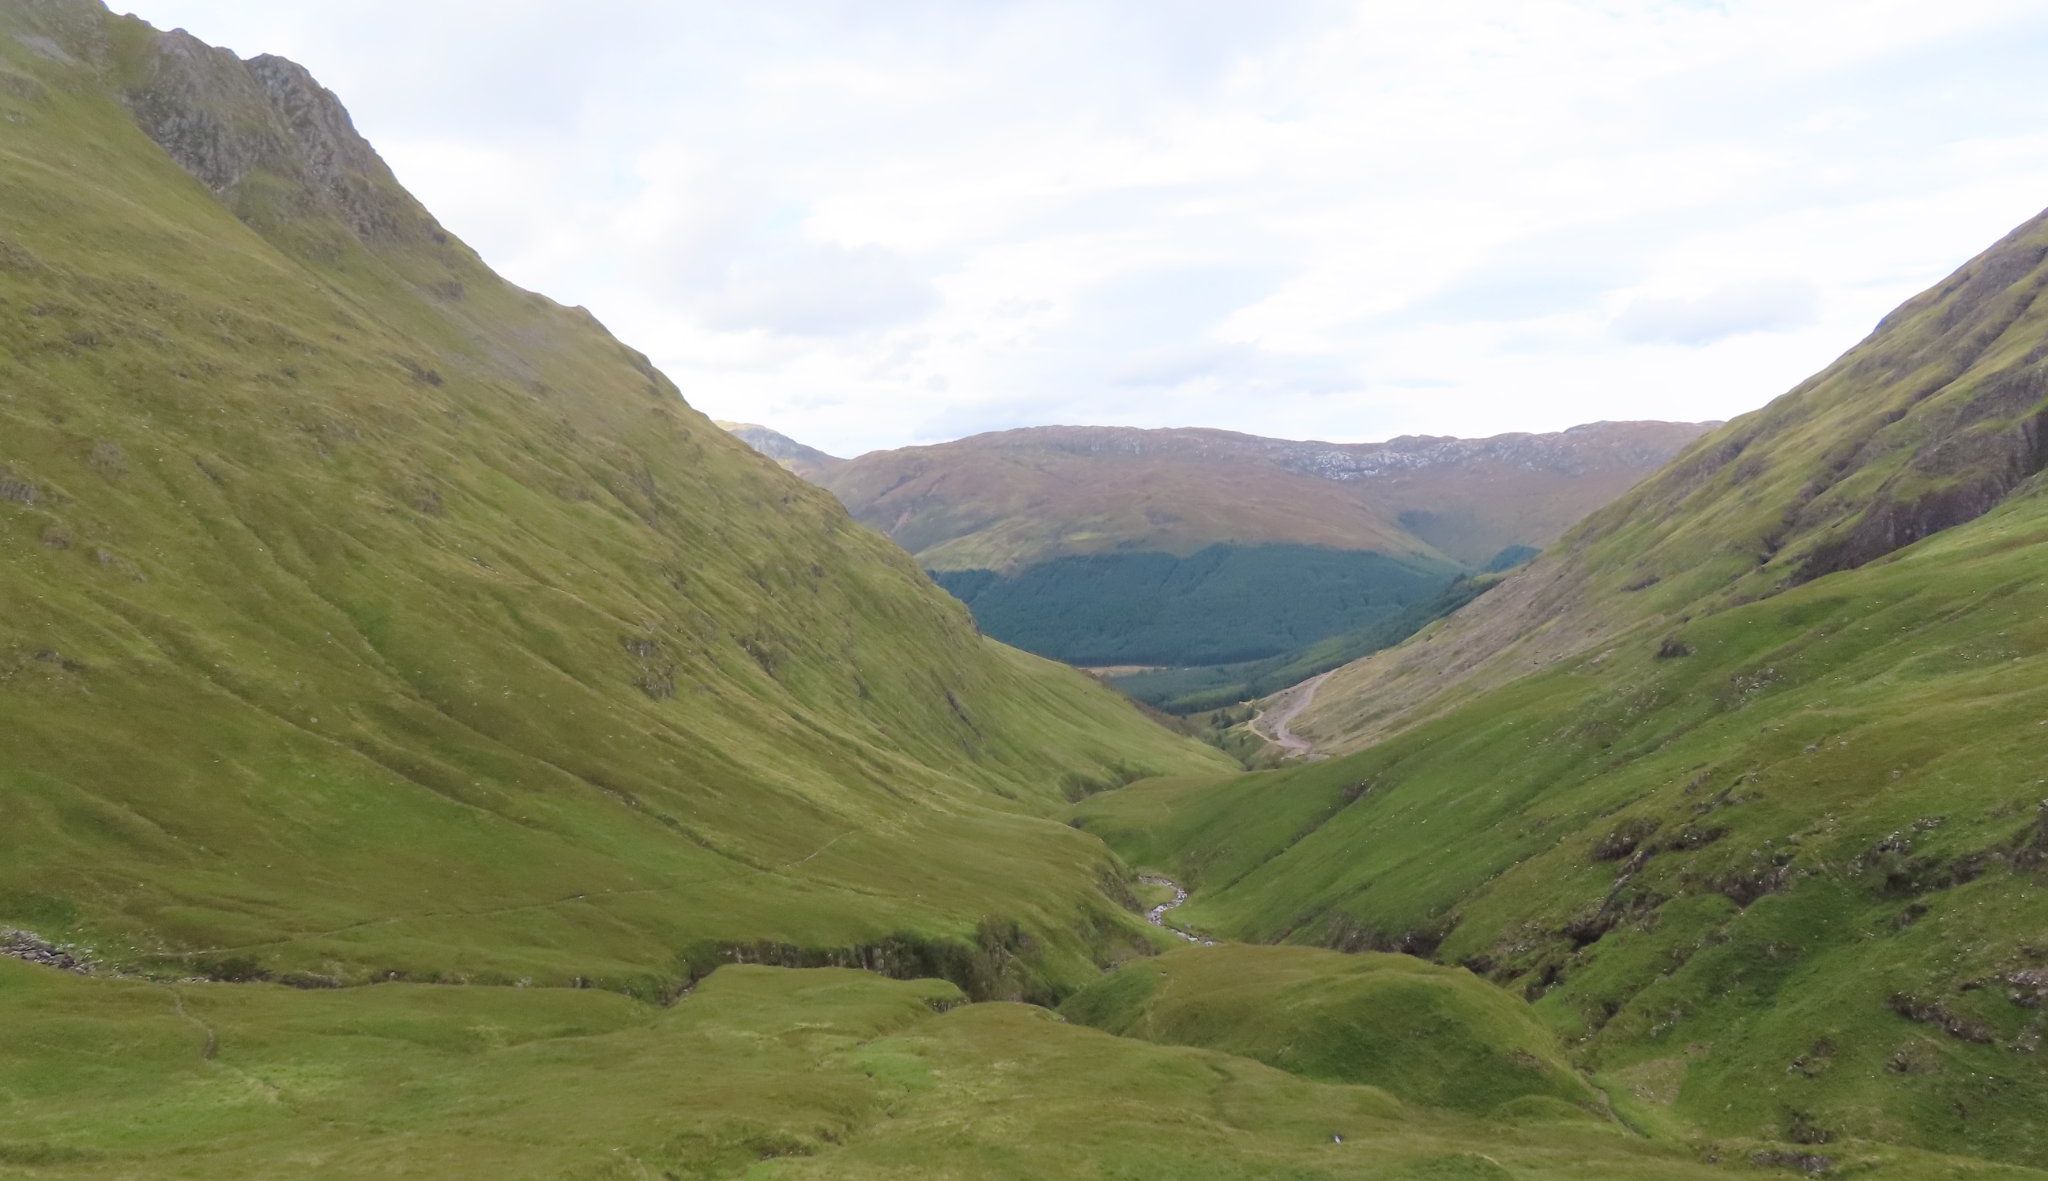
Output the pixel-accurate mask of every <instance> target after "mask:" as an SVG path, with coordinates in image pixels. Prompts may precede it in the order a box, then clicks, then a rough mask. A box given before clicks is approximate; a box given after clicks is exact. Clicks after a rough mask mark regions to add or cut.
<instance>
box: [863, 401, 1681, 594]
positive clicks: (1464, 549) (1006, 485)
mask: <svg viewBox="0 0 2048 1181" xmlns="http://www.w3.org/2000/svg"><path fill="white" fill-rule="evenodd" d="M1706 429H1707V428H1706V427H1705V426H1704V425H1699V424H1693V423H1662V422H1632V423H1595V424H1593V425H1591V426H1583V427H1575V428H1573V429H1572V430H1569V431H1564V432H1562V433H1559V434H1554V435H1501V436H1499V437H1497V438H1492V439H1443V438H1422V437H1407V438H1400V439H1395V440H1393V441H1391V442H1387V443H1312V442H1311V443H1299V442H1294V441H1291V440H1285V439H1263V438H1259V437H1257V436H1253V435H1240V434H1234V433H1232V432H1229V431H1213V430H1135V429H1130V428H1123V427H1034V428H1030V429H1026V430H1015V431H1004V432H1001V433H998V434H990V435H976V436H974V437H973V438H969V439H961V440H959V441H957V442H953V443H942V444H939V445H937V446H933V447H906V448H903V449H901V450H897V451H878V452H873V453H870V454H868V455H863V456H861V457H860V458H858V459H855V460H851V461H849V462H848V463H847V465H846V466H845V467H842V468H839V469H837V470H836V471H834V472H833V473H832V474H831V475H829V476H828V477H826V478H825V479H824V480H823V483H824V484H825V485H826V487H828V488H830V489H832V491H834V492H836V493H837V494H838V495H839V498H840V499H841V500H843V501H845V502H846V504H847V506H848V507H849V508H850V509H852V511H853V514H854V516H855V517H857V518H858V519H860V520H861V521H864V522H866V523H868V524H870V525H873V526H875V527H876V528H879V529H881V530H882V531H883V532H885V533H887V534H889V536H891V537H893V538H895V539H896V540H897V541H898V542H900V543H902V545H903V547H904V548H905V549H908V550H909V551H910V552H912V553H913V554H916V555H917V556H918V559H919V560H920V561H922V562H923V563H924V564H925V565H926V566H927V567H930V568H931V569H935V570H966V569H992V570H1004V571H1014V570H1016V569H1018V568H1020V567H1023V566H1027V565H1030V564H1033V563H1036V562H1041V561H1045V560H1047V559H1049V558H1053V557H1058V556H1062V555H1073V554H1094V553H1106V552H1115V551H1144V552H1159V553H1167V554H1174V555H1177V556H1186V555H1188V554H1191V553H1194V552H1196V551H1198V550H1201V549H1204V548H1206V547H1208V546H1211V545H1217V544H1225V543H1234V544H1293V545H1306V546H1322V547H1327V548H1332V549H1346V550H1373V551H1376V552H1379V553H1383V554H1387V555H1390V556H1394V557H1409V556H1419V557H1445V558H1449V559H1450V560H1452V561H1454V562H1457V563H1461V564H1463V565H1466V566H1470V567H1474V568H1477V567H1480V566H1483V565H1485V564H1486V563H1487V562H1488V561H1490V560H1491V559H1492V558H1493V557H1494V556H1495V555H1496V554H1498V553H1499V552H1500V551H1501V550H1503V549H1505V548H1507V547H1509V546H1511V545H1535V546H1542V545H1544V544H1547V543H1548V542H1550V541H1551V540H1553V539H1554V538H1556V537H1557V535H1558V534H1559V533H1561V532H1563V531H1564V530H1565V529H1566V528H1567V527H1568V526H1570V525H1571V524H1572V523H1573V522H1575V521H1577V520H1578V519H1579V518H1581V517H1583V516H1585V515H1586V513H1587V512H1589V511H1591V510H1592V509H1593V508H1595V507H1597V506H1599V505H1601V504H1605V503H1606V502H1607V501H1608V500H1611V499H1612V498H1614V497H1615V496H1617V495H1619V494H1620V493H1621V492H1623V491H1625V490H1626V489H1627V488H1628V487H1629V486H1630V485H1632V484H1634V483H1635V482H1636V481H1637V480H1639V479H1641V478H1642V477H1643V476H1644V475H1646V474H1648V473H1649V472H1651V471H1654V470H1655V469H1656V468H1657V467H1658V466H1659V465H1660V464H1662V463H1663V462H1664V461H1665V460H1667V459H1669V458H1670V457H1671V456H1672V455H1673V454H1675V453H1676V452H1677V451H1678V450H1679V449H1680V448H1682V447H1683V446H1685V445H1686V444H1687V443H1689V442H1691V441H1692V440H1693V439H1694V438H1696V437H1697V436H1698V435H1699V434H1700V433H1701V432H1703V431H1704V430H1706Z"/></svg>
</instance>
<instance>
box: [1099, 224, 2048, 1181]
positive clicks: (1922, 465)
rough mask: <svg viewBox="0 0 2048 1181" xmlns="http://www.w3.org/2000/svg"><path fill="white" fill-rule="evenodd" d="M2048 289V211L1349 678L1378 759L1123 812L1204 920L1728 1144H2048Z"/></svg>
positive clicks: (1986, 1149) (2005, 1150) (1328, 715)
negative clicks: (1571, 1046)
mask: <svg viewBox="0 0 2048 1181" xmlns="http://www.w3.org/2000/svg"><path fill="white" fill-rule="evenodd" d="M2044 283H2048V218H2042V219H2036V220H2035V221H2033V222H2030V223H2028V224H2027V225H2026V226H2023V227H2021V229H2020V230H2018V231H2017V232H2015V233H2014V234H2013V235H2012V236H2010V237H2008V238H2007V239H2005V240H2004V241H2002V242H2000V243H1999V244H1998V245H1997V246H1995V247H1993V248H1992V249H1991V250H1990V251H1988V252H1987V253H1985V254H1984V255H1982V256H1980V257H1979V258H1977V259H1976V260H1974V261H1972V262H1971V263H1969V264H1968V265H1966V266H1965V267H1964V268H1963V269H1962V270H1960V271H1959V272H1957V274H1956V275H1955V276H1953V277H1952V278H1950V279H1949V280H1948V281H1946V282H1944V283H1943V284H1941V285H1940V286H1938V287H1937V288H1935V289H1934V290H1933V291H1931V292H1929V293H1928V294H1926V295H1923V296H1921V297H1919V298H1917V299H1915V300H1913V301H1912V302H1910V303H1908V304H1907V305H1905V306H1904V307H1903V308H1901V309H1900V310H1899V311H1898V312H1896V313H1894V314H1893V315H1892V316H1890V317H1888V318H1887V319H1886V320H1885V322H1884V323H1883V324H1882V325H1881V326H1880V327H1879V329H1878V330H1877V331H1876V333H1874V334H1873V335H1872V336H1871V337H1870V338H1869V339H1868V340H1866V341H1865V342H1864V343H1863V344H1861V345H1859V346H1858V347H1857V348H1856V349H1854V350H1852V351H1851V352H1850V353H1849V354H1847V355H1846V356H1844V357H1843V358H1842V359H1841V360H1840V361H1839V362H1837V363H1836V364H1835V365H1833V366H1831V367H1830V368H1829V369H1828V370H1826V371H1825V372H1823V373H1822V374H1820V375H1819V376H1818V377H1816V378H1815V379H1813V380H1812V381H1809V382H1807V383H1805V384H1803V385H1802V386H1800V387H1799V388H1798V389H1796V390H1794V391H1793V392H1791V393H1790V394H1788V395H1786V396H1785V397H1783V398H1781V399H1779V400H1778V401H1777V402H1774V403H1773V404H1772V405H1771V406H1769V407H1768V408H1766V409H1764V410H1762V411H1759V412H1757V413H1755V414H1752V415H1748V416H1745V417H1744V418H1741V419H1738V420H1736V421H1735V422H1733V423H1730V424H1729V425H1728V426H1727V427H1726V428H1724V429H1723V430H1721V431H1719V432H1717V433H1716V434H1714V435H1713V436H1710V437H1709V438H1707V439H1704V440H1702V441H1701V442H1700V443H1699V444H1698V445H1697V446H1695V447H1694V448H1693V449H1691V450H1690V451H1689V452H1688V453H1687V454H1685V455H1684V456H1681V457H1680V458H1679V459H1678V460H1677V461H1676V462H1674V463H1673V464H1672V465H1671V467H1670V468H1668V469H1667V470H1666V471H1664V472H1663V473H1660V474H1659V475H1658V476H1656V477H1654V478H1653V479H1651V480H1649V481H1647V482H1646V483H1645V484H1644V485H1643V487H1641V488H1640V489H1639V490H1637V491H1636V492H1635V493H1632V494H1631V495H1629V496H1627V497H1624V498H1623V499H1622V500H1621V501H1618V502H1617V503H1616V504H1614V505H1612V506H1610V507H1609V508H1607V509H1605V510H1602V511H1601V512H1599V513H1596V514H1595V515H1594V516H1593V517H1592V518H1590V519H1589V520H1588V521H1587V522H1586V523H1585V524H1584V525H1583V526H1581V527H1580V528H1578V529H1576V530H1574V531H1573V532H1572V533H1571V534H1570V535H1569V536H1568V537H1567V538H1566V539H1565V540H1564V541H1562V542H1560V543H1559V544H1558V545H1556V546H1553V547H1552V548H1551V549H1550V550H1549V551H1547V552H1546V553H1545V555H1544V556H1543V557H1541V558H1539V559H1538V560H1537V561H1536V563H1535V564H1534V565H1533V566H1531V567H1530V568H1528V569H1527V570H1525V571H1523V572H1521V573H1518V574H1515V575H1512V576H1511V577H1510V578H1509V579H1508V581H1507V582H1506V584H1505V585H1503V586H1502V587H1501V588H1499V589H1498V590H1495V591H1494V592H1492V593H1490V594H1488V595H1487V596H1485V597H1483V598H1481V599H1479V600H1478V601H1477V602H1476V603H1474V604H1473V605H1471V606H1470V607H1468V608H1466V609H1465V610H1464V611H1461V612H1460V613H1458V614H1457V615H1454V616H1452V617H1451V618H1450V619H1448V620H1446V621H1445V622H1444V623H1442V624H1441V625H1439V626H1437V627H1435V628H1433V629H1431V630H1429V631H1427V632H1425V633H1423V634H1422V635H1420V636H1418V637H1416V638H1415V639H1413V640H1411V641H1409V642H1408V643H1407V644H1406V645H1404V646H1403V647H1402V648H1400V649H1397V650H1394V651H1391V652H1388V653H1384V654H1382V655H1380V656H1377V657H1373V658H1370V659H1369V660H1367V661H1365V662H1364V663H1363V664H1362V665H1360V666H1356V667H1354V668H1352V669H1349V670H1346V671H1345V672H1342V673H1340V674H1338V676H1337V677H1334V678H1332V679H1331V680H1330V681H1329V682H1327V683H1326V684H1325V686H1324V688H1323V690H1322V693H1321V694H1319V696H1318V698H1317V700H1318V708H1317V709H1316V710H1315V711H1313V714H1312V717H1311V722H1314V723H1319V724H1320V726H1321V730H1320V736H1321V737H1322V738H1324V740H1325V741H1349V742H1354V743H1357V742H1365V741H1369V740H1371V739H1373V738H1375V737H1377V738H1378V741H1377V742H1375V743H1373V744H1372V745H1370V746H1367V747H1366V748H1365V749H1363V750H1362V751H1361V752H1360V753H1357V754H1355V755H1353V756H1351V757H1349V758H1344V759H1339V760H1334V761H1331V762H1328V763H1324V764H1319V765H1316V766H1313V767H1307V768H1302V769H1299V770H1296V771H1290V772H1286V773H1282V774H1277V775H1265V776H1255V777H1251V778H1247V779H1239V780H1235V781H1228V782H1223V783H1215V782H1202V781H1194V782H1188V781H1180V782H1162V783H1158V784H1150V785H1143V786H1140V787H1136V788H1132V789H1129V790H1127V791H1124V792H1119V793H1114V794H1113V795H1111V796H1106V797H1101V798H1100V799H1098V800H1095V801H1090V802H1089V803H1088V804H1087V805H1086V806H1084V809H1083V815H1082V817H1081V820H1082V822H1083V823H1084V824H1085V826H1086V827H1088V828H1090V829H1091V830H1092V831H1096V832H1099V833H1101V834H1102V835H1104V836H1105V837H1106V838H1107V839H1109V840H1110V841H1111V843H1112V845H1114V846H1115V847H1118V848H1119V849H1121V850H1122V851H1124V852H1125V854H1126V855H1127V856H1128V857H1130V858H1132V859H1133V860H1134V861H1136V862H1139V863H1142V864H1146V865H1150V866H1154V867H1157V868H1161V869H1165V870H1167V871H1169V872H1174V873H1175V876H1177V877H1180V878H1181V879H1182V880H1183V881H1187V882H1189V883H1190V884H1191V885H1194V886H1195V887H1196V890H1195V893H1194V897H1193V900H1192V902H1191V903H1190V905H1189V906H1188V908H1187V909H1186V911H1185V912H1184V913H1185V914H1186V915H1187V917H1188V921H1189V922H1191V923H1193V924H1194V925H1196V926H1198V927H1200V928H1202V929H1205V930H1210V931H1214V932H1218V933H1221V934H1227V935H1235V936H1241V937H1248V938H1258V939H1273V940H1287V941H1295V942H1309V943H1320V944H1326V945H1332V946H1337V947H1342V948H1360V947H1377V948H1398V949H1402V950H1408V951H1413V952H1416V953H1420V954H1427V955H1432V956H1435V957H1437V958H1439V959H1443V960H1448V961H1453V962H1461V963H1464V964H1466V965H1468V966H1470V967H1471V968H1472V969H1473V970H1475V971H1477V972H1480V973H1483V974H1485V975H1488V976H1489V977H1491V978H1492V979H1494V980H1495V981H1497V982H1499V983H1502V984H1506V985H1509V986H1511V987H1515V988H1519V989H1521V990H1523V991H1524V993H1525V995H1527V996H1528V997H1530V998H1531V999H1532V1000H1535V1001H1536V1003H1537V1009H1538V1012H1539V1013H1540V1014H1541V1015H1543V1016H1544V1017H1545V1018H1546V1019H1547V1020H1549V1021H1550V1022H1552V1023H1553V1024H1554V1025H1555V1026H1556V1027H1557V1028H1558V1029H1559V1030H1560V1031H1561V1032H1562V1033H1564V1034H1565V1035H1566V1036H1567V1037H1568V1038H1569V1039H1571V1040H1573V1041H1575V1042H1577V1043H1578V1044H1579V1045H1580V1046H1581V1047H1582V1051H1581V1052H1582V1055H1583V1057H1582V1061H1583V1062H1584V1063H1585V1064H1586V1065H1588V1066H1591V1067H1594V1068H1596V1069H1598V1070H1600V1071H1602V1072H1603V1074H1604V1076H1605V1078H1606V1080H1607V1081H1608V1083H1609V1085H1610V1087H1611V1088H1613V1089H1615V1090H1616V1091H1617V1092H1619V1093H1625V1094H1627V1095H1629V1096H1631V1097H1633V1098H1634V1099H1635V1100H1637V1101H1640V1102H1644V1103H1646V1104H1650V1105H1652V1106H1654V1107H1657V1108H1661V1109H1663V1110H1664V1111H1666V1112H1669V1113H1675V1114H1677V1115H1679V1116H1680V1117H1682V1118H1685V1119H1688V1120H1694V1121H1697V1122H1698V1123H1699V1124H1701V1125H1702V1126H1704V1127H1705V1128H1706V1129H1707V1130H1708V1131H1709V1132H1710V1133H1712V1134H1726V1135H1765V1134H1775V1135H1779V1136H1783V1137H1786V1138H1789V1139H1793V1140H1799V1141H1804V1142H1807V1143H1816V1144H1817V1143H1820V1142H1823V1141H1827V1140H1830V1139H1838V1138H1841V1137H1845V1136H1846V1137H1873V1138H1878V1139H1885V1140H1891V1141H1903V1142H1912V1143H1919V1144H1922V1145H1927V1146H1931V1147H1938V1148H1941V1149H1944V1150H1950V1151H1967V1152H1972V1153H1980V1154H1984V1155H1991V1156H1998V1157H2003V1158H2006V1159H2012V1160H2019V1161H2026V1162H2030V1163H2033V1164H2042V1163H2044V1162H2048V1153H2044V1151H2043V1148H2042V1145H2043V1144H2044V1143H2048V1138H2044V1133H2048V1120H2044V1117H2043V1112H2044V1111H2048V1064H2044V1062H2043V1059H2042V1057H2041V1054H2040V1052H2039V1051H2040V1048H2041V1043H2042V1039H2043V1038H2044V1036H2048V1025H2044V1023H2043V1018H2042V1016H2041V1012H2042V1004H2043V1002H2044V999H2048V940H2044V938H2043V934H2044V932H2048V901H2044V900H2048V893H2044V891H2043V890H2042V889H2041V886H2042V884H2043V879H2042V873H2043V869H2044V867H2048V812H2044V811H2043V804H2042V797H2043V796H2044V795H2048V791H2044V788H2048V781H2044V779H2043V778H2042V772H2041V768H2040V754H2041V750H2042V743H2043V734H2044V730H2043V728H2042V727H2043V726H2044V725H2048V624H2044V622H2043V621H2044V620H2048V487H2044V483H2043V478H2042V477H2041V476H2040V474H2039V473H2040V471H2041V469H2042V467H2043V463H2042V460H2043V454H2042V449H2041V445H2040V440H2041V428H2042V424H2043V421H2044V419H2043V414H2044V411H2048V381H2044V379H2043V374H2044V369H2043V365H2044V358H2048V307H2044V306H2038V301H2037V300H2036V294H2037V293H2038V292H2039V291H2040V290H2041V288H2042V286H2043V284H2044ZM1326 698H1328V700H1327V701H1326V700H1325V699H1326ZM1302 726H1303V722H1302V721H1300V720H1297V721H1296V722H1295V727H1296V728H1297V729H1300V728H1301V727H1302Z"/></svg>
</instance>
